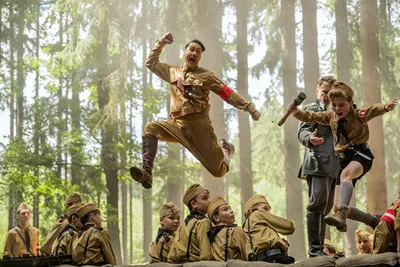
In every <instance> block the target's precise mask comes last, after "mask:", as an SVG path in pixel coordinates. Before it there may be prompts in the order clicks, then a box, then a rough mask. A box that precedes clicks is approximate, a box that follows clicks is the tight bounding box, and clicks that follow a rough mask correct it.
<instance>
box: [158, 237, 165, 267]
mask: <svg viewBox="0 0 400 267" xmlns="http://www.w3.org/2000/svg"><path fill="white" fill-rule="evenodd" d="M164 245H165V240H163V241H161V248H160V255H159V259H160V262H162V261H163V259H164V258H163V251H164Z"/></svg>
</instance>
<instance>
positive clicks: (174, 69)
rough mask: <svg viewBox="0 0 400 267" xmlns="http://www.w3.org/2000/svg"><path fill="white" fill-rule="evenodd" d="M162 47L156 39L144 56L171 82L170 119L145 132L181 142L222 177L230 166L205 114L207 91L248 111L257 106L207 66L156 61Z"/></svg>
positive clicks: (148, 62)
mask: <svg viewBox="0 0 400 267" xmlns="http://www.w3.org/2000/svg"><path fill="white" fill-rule="evenodd" d="M162 48H163V44H162V43H161V42H160V41H158V42H157V43H156V45H155V46H154V48H153V49H152V50H151V52H150V55H149V56H148V58H147V61H146V66H147V67H148V68H149V69H150V70H151V71H152V72H153V73H155V74H156V75H157V76H159V77H160V78H161V79H163V80H164V81H166V82H168V83H169V84H170V85H171V86H170V91H171V113H170V118H169V120H167V121H155V122H151V123H149V124H147V125H146V127H145V129H144V135H145V136H147V135H152V136H155V137H156V138H157V139H158V140H160V141H165V142H172V143H180V144H182V145H183V146H184V147H185V148H187V149H188V150H189V151H190V152H191V153H192V154H193V155H194V156H195V157H196V158H197V159H198V160H199V161H200V162H201V164H202V165H203V166H204V167H205V168H206V169H207V170H208V171H209V172H210V173H211V174H212V175H213V176H215V177H222V176H224V175H225V173H226V172H227V171H228V169H229V162H227V160H228V159H227V158H226V156H224V152H223V150H222V148H221V146H220V145H219V144H218V140H217V137H216V135H215V133H214V129H213V127H212V125H211V121H210V118H209V116H208V114H209V111H210V97H209V93H210V91H212V92H214V93H216V94H217V95H219V96H220V97H221V98H222V99H223V100H225V101H226V102H227V103H229V104H230V105H232V106H234V107H236V108H238V109H241V110H244V111H247V112H249V113H253V112H255V111H256V109H255V107H254V106H253V105H252V104H251V103H250V102H248V101H247V100H245V99H244V98H243V97H242V96H241V95H239V94H238V93H236V92H234V91H232V90H231V89H229V87H228V86H226V85H225V84H224V83H223V82H222V81H221V80H220V79H219V78H217V77H216V76H215V75H214V74H213V73H212V72H210V71H209V70H207V69H204V68H201V67H198V68H196V69H185V68H184V66H171V65H168V64H165V63H161V62H159V57H160V54H161V51H162ZM232 152H233V151H232ZM144 157H145V155H144Z"/></svg>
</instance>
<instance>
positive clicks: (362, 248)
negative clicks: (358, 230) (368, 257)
mask: <svg viewBox="0 0 400 267" xmlns="http://www.w3.org/2000/svg"><path fill="white" fill-rule="evenodd" d="M356 241H357V242H356V247H357V249H358V251H359V252H360V253H361V254H366V253H368V252H369V251H371V249H372V245H371V241H370V240H369V237H368V236H366V237H363V238H359V239H357V240H356Z"/></svg>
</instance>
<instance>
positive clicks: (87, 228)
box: [78, 223, 96, 237]
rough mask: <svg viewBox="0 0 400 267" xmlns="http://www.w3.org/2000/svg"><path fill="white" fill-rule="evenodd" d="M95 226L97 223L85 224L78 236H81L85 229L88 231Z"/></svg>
mask: <svg viewBox="0 0 400 267" xmlns="http://www.w3.org/2000/svg"><path fill="white" fill-rule="evenodd" d="M95 226H96V225H95V224H94V223H88V224H85V225H84V226H83V227H82V229H81V230H80V231H79V234H78V237H81V235H82V234H83V233H84V232H85V231H87V230H89V229H90V228H92V227H95Z"/></svg>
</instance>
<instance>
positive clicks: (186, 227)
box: [168, 184, 212, 263]
mask: <svg viewBox="0 0 400 267" xmlns="http://www.w3.org/2000/svg"><path fill="white" fill-rule="evenodd" d="M209 199H210V192H209V191H208V190H207V189H205V188H203V187H202V186H201V185H199V184H194V185H191V186H190V187H189V188H188V189H186V191H185V194H184V196H183V203H184V204H185V205H186V206H187V207H188V208H189V211H190V214H189V215H188V216H187V217H186V219H185V222H184V223H183V224H181V225H180V226H179V228H178V230H177V231H176V234H175V238H174V242H173V243H172V247H171V250H170V251H169V254H168V262H169V263H185V262H190V261H208V260H212V255H211V246H210V240H209V239H208V237H207V232H208V231H210V229H211V222H210V220H209V219H208V218H207V217H206V216H205V214H206V213H207V209H208V205H209V203H210V200H209Z"/></svg>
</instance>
